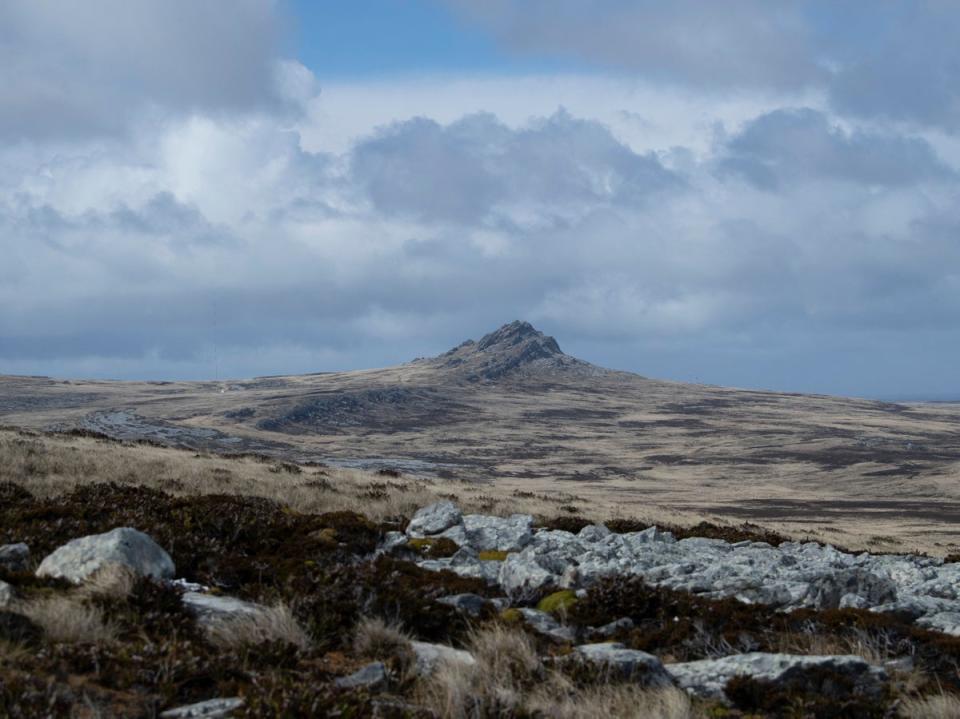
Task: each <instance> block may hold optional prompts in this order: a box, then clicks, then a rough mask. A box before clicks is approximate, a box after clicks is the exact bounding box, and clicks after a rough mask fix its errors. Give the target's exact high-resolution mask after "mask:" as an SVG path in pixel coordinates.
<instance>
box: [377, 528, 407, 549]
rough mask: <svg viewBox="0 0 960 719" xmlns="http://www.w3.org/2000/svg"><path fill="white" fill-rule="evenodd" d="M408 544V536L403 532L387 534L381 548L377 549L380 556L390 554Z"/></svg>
mask: <svg viewBox="0 0 960 719" xmlns="http://www.w3.org/2000/svg"><path fill="white" fill-rule="evenodd" d="M406 543H407V535H405V534H404V533H403V532H387V533H386V535H384V537H383V541H382V542H381V543H380V546H379V547H377V552H378V553H380V554H388V553H390V552H392V551H393V550H394V549H396V548H397V547H402V546H404V545H406Z"/></svg>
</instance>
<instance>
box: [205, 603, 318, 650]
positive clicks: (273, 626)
mask: <svg viewBox="0 0 960 719" xmlns="http://www.w3.org/2000/svg"><path fill="white" fill-rule="evenodd" d="M206 632H207V637H208V638H209V639H210V641H211V642H212V643H213V644H215V645H217V646H220V647H245V646H256V645H258V644H263V643H264V642H283V643H285V644H292V645H294V646H295V647H298V648H300V649H302V650H307V649H309V648H310V637H309V635H308V634H307V632H306V630H305V629H304V628H303V627H302V626H301V625H300V623H299V622H298V621H297V619H296V617H295V616H294V615H293V612H291V611H290V608H289V607H288V606H287V605H285V604H276V605H274V606H272V607H264V608H263V609H262V610H261V611H258V612H256V613H253V614H238V615H237V616H232V617H229V618H224V619H218V620H216V621H213V622H211V623H210V624H208V625H207V626H206Z"/></svg>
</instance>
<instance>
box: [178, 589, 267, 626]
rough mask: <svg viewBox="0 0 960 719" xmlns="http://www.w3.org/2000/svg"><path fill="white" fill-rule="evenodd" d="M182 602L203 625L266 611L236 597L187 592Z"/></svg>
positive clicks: (259, 606)
mask: <svg viewBox="0 0 960 719" xmlns="http://www.w3.org/2000/svg"><path fill="white" fill-rule="evenodd" d="M181 601H183V603H184V605H185V606H186V607H187V609H189V610H190V611H192V612H193V613H194V614H196V616H197V620H198V621H199V622H200V623H201V624H203V623H209V622H216V621H220V620H223V619H231V618H233V617H237V616H244V615H246V616H255V615H257V614H260V613H261V612H263V611H264V609H265V607H263V606H261V605H259V604H254V603H253V602H245V601H243V600H242V599H237V598H236V597H225V596H220V595H217V594H201V593H200V592H185V593H184V595H183V597H182V598H181Z"/></svg>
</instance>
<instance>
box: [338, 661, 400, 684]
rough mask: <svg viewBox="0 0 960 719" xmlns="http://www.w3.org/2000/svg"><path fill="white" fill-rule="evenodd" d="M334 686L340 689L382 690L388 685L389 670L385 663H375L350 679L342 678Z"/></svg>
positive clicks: (349, 677) (358, 671)
mask: <svg viewBox="0 0 960 719" xmlns="http://www.w3.org/2000/svg"><path fill="white" fill-rule="evenodd" d="M334 684H335V685H336V686H337V687H339V688H340V689H371V690H375V689H382V688H383V687H385V686H386V685H387V668H386V666H384V664H383V662H373V663H372V664H367V666H365V667H363V668H362V669H358V670H357V671H355V672H354V673H353V674H351V675H350V676H348V677H340V678H339V679H337V680H336V681H335V682H334Z"/></svg>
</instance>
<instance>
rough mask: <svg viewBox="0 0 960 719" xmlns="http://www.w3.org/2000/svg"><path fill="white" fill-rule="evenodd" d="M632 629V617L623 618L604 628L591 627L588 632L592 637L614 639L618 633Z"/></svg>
mask: <svg viewBox="0 0 960 719" xmlns="http://www.w3.org/2000/svg"><path fill="white" fill-rule="evenodd" d="M631 629H633V620H632V619H631V618H630V617H621V618H620V619H615V620H614V621H612V622H610V623H609V624H604V625H603V626H602V627H590V628H589V630H588V631H589V633H590V636H591V637H612V636H613V635H614V634H616V633H617V632H625V631H629V630H631Z"/></svg>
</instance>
